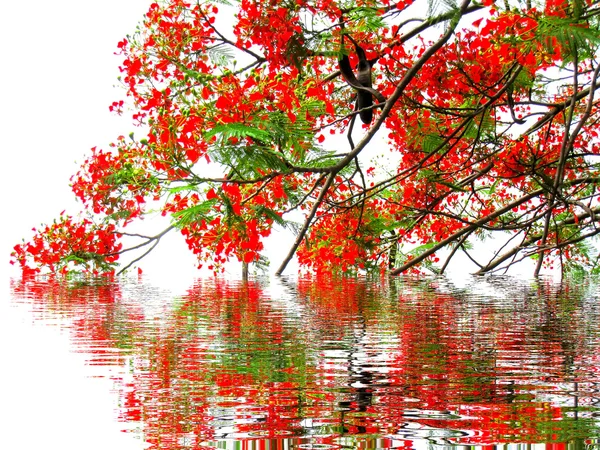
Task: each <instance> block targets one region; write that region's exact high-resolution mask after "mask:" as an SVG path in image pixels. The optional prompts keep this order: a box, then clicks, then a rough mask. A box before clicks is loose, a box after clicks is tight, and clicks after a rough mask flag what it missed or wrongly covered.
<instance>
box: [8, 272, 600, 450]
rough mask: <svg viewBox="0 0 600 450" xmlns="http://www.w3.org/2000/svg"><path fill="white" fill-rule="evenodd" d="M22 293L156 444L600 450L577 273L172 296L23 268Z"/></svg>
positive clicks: (222, 286)
mask: <svg viewBox="0 0 600 450" xmlns="http://www.w3.org/2000/svg"><path fill="white" fill-rule="evenodd" d="M13 297H14V298H13V302H20V303H29V304H31V305H33V314H34V316H35V317H36V318H37V319H38V320H43V321H55V322H58V323H60V326H61V327H65V328H69V329H70V330H71V332H72V345H73V348H74V349H75V350H76V351H81V352H85V353H86V354H87V355H89V356H88V358H89V364H90V365H92V366H97V367H98V369H100V368H106V367H111V366H114V367H120V368H121V369H123V368H124V369H125V372H126V376H118V377H117V376H115V377H114V378H115V383H116V386H117V388H118V389H119V391H120V393H119V397H120V404H119V405H115V406H116V407H117V408H118V417H119V419H120V420H121V421H123V427H124V429H127V430H128V431H129V432H133V433H139V434H140V436H142V437H143V439H144V440H145V441H146V442H147V443H148V444H149V445H150V446H151V448H156V449H187V448H197V447H207V446H208V447H217V448H254V447H260V448H291V447H294V448H313V449H325V448H331V447H336V448H337V447H347V448H393V447H406V448H419V447H423V446H427V447H431V446H435V447H437V446H456V445H469V446H472V445H478V446H479V445H490V444H498V443H553V445H555V446H556V445H558V443H570V446H571V447H573V446H575V447H576V448H582V449H583V448H589V449H592V448H594V447H600V444H598V438H599V437H600V431H599V430H600V391H599V389H600V331H599V328H598V323H599V319H600V305H599V304H598V301H597V295H596V294H595V291H594V289H593V287H591V286H587V285H584V284H581V283H580V284H572V285H566V284H564V285H554V284H552V283H543V282H536V283H530V284H515V282H514V281H511V280H508V279H486V280H484V279H481V280H474V281H473V285H472V286H469V287H468V288H465V289H457V288H454V287H453V286H452V285H450V284H449V283H448V282H447V281H446V280H443V279H406V278H405V279H396V280H371V281H369V280H356V279H345V280H308V279H301V280H271V281H251V282H247V283H240V282H232V281H227V280H217V279H211V280H201V281H198V282H197V283H196V284H195V285H194V286H192V287H191V288H190V289H189V290H188V292H187V293H186V294H185V295H183V296H181V297H179V298H174V299H173V298H171V297H169V295H168V294H165V293H162V292H160V291H158V290H156V289H152V288H151V287H150V286H149V285H148V284H145V283H143V282H129V283H125V282H121V283H116V282H110V281H106V280H105V281H101V280H96V281H94V282H91V281H89V280H88V281H87V282H85V283H69V284H61V283H57V282H54V281H51V280H45V281H40V280H22V281H20V282H14V284H13ZM98 373H100V372H98ZM559 447H560V446H559ZM559 447H556V449H558V448H559ZM553 448H554V447H553ZM565 448H566V447H565Z"/></svg>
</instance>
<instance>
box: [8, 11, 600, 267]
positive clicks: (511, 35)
mask: <svg viewBox="0 0 600 450" xmlns="http://www.w3.org/2000/svg"><path fill="white" fill-rule="evenodd" d="M424 6H425V5H423V2H413V1H411V0H400V1H398V2H392V1H389V0H295V1H292V0H290V1H263V0H241V1H239V2H232V4H230V5H224V6H220V8H221V9H222V10H221V11H219V9H218V7H217V6H216V5H215V4H214V3H213V2H210V1H185V0H165V1H163V2H162V3H153V4H152V5H151V6H150V8H149V11H148V13H147V14H146V16H145V17H144V19H143V21H142V22H141V24H140V26H139V28H138V30H137V32H136V33H135V34H134V35H132V36H128V37H127V38H126V39H123V40H122V41H121V42H120V43H119V44H118V48H119V52H120V53H121V54H122V55H123V58H124V60H123V63H122V66H121V67H120V70H121V73H122V75H121V81H122V82H123V84H124V86H125V89H126V93H127V98H126V99H125V101H123V100H121V101H116V102H114V103H113V104H112V105H111V106H110V109H111V110H112V111H114V112H115V113H117V114H123V113H129V112H130V111H131V112H132V115H133V120H134V123H135V124H136V125H137V126H139V128H140V131H141V132H142V133H143V134H144V135H145V138H143V139H134V137H133V134H132V135H130V138H125V137H119V138H118V139H117V140H116V142H115V143H114V144H113V145H112V148H109V149H107V150H104V149H99V148H94V149H92V151H91V154H90V155H89V156H88V157H87V159H86V160H85V161H84V163H83V164H82V166H81V169H80V171H79V172H78V173H77V174H76V175H74V176H73V178H72V180H71V181H72V187H73V192H74V193H75V195H76V196H77V197H78V198H79V199H80V200H81V202H82V203H83V205H84V208H85V210H84V214H83V216H82V217H83V219H76V218H74V217H71V216H68V215H61V216H60V218H59V219H58V220H56V221H55V222H54V223H52V224H51V225H47V226H43V227H42V228H40V229H39V230H37V233H36V235H35V236H34V237H33V238H32V240H31V241H30V242H23V243H22V244H20V245H17V246H16V247H15V251H14V253H13V262H16V263H18V264H20V265H21V267H22V268H23V269H24V270H34V271H37V270H39V268H40V267H44V266H45V267H48V268H50V269H51V270H54V271H69V270H74V269H78V270H80V269H83V270H91V271H110V270H114V268H115V267H116V264H117V261H118V258H119V256H120V255H121V254H122V253H124V252H126V251H127V250H128V248H124V247H123V244H122V239H123V237H124V236H126V235H127V234H128V231H127V230H128V228H127V227H128V226H129V225H130V224H132V223H133V222H134V221H136V220H138V219H140V218H142V217H143V216H144V215H145V214H147V213H148V212H150V211H151V210H155V209H156V208H157V206H156V205H159V206H158V208H160V210H161V212H162V214H163V215H168V216H170V217H171V225H170V226H169V227H168V228H167V229H166V230H163V231H161V232H158V233H157V234H156V235H153V236H143V237H141V239H142V242H141V244H139V245H137V246H136V247H137V248H142V249H150V248H153V247H154V246H155V245H156V244H157V243H158V241H159V240H160V238H161V237H162V236H163V235H164V234H165V233H167V232H170V231H171V230H176V231H178V232H180V233H182V235H183V236H184V237H185V240H186V242H187V244H188V246H189V248H190V250H191V251H192V252H194V254H195V255H197V257H198V261H199V264H200V265H202V264H204V263H206V262H209V263H210V264H212V265H213V266H214V267H216V268H218V267H219V266H221V265H222V264H223V263H224V262H225V261H227V260H229V259H231V258H234V259H235V258H237V259H238V260H240V261H243V262H245V263H252V262H257V261H259V260H260V253H261V250H262V249H263V241H264V239H265V238H266V237H267V236H269V234H270V233H271V231H272V230H273V227H274V226H284V227H286V226H287V227H290V228H291V229H293V230H294V231H295V233H296V240H295V242H293V243H291V242H290V250H289V253H288V255H287V256H286V257H285V258H284V259H283V262H282V263H281V266H280V267H279V269H278V273H281V272H283V270H284V269H285V267H286V264H287V263H288V262H289V260H290V259H291V257H292V256H293V255H294V254H296V255H297V257H298V260H299V262H300V263H301V265H303V266H305V267H307V268H308V269H310V270H313V271H316V272H321V271H356V270H381V269H389V270H390V271H391V273H393V274H397V273H400V272H403V271H406V270H409V269H413V268H418V267H420V266H424V267H428V268H430V269H433V270H437V271H440V272H443V271H444V270H445V268H446V267H447V265H448V263H449V262H450V261H451V260H452V258H453V257H454V255H455V254H456V253H457V252H466V253H467V254H468V255H469V256H470V254H469V249H470V248H471V247H472V245H473V243H474V242H475V241H477V240H482V239H490V238H491V240H492V242H493V243H495V244H497V245H498V251H497V252H496V253H495V254H494V256H493V257H492V259H491V260H490V261H476V263H477V264H478V265H479V268H480V269H479V270H480V272H481V273H485V272H491V271H496V270H501V269H503V268H506V267H507V266H510V265H511V264H514V263H515V262H517V261H519V260H521V259H523V258H528V257H531V258H535V259H537V266H536V269H535V272H536V274H537V273H539V271H540V269H541V268H542V267H543V265H544V264H548V265H552V264H555V263H556V262H558V264H559V265H560V267H561V268H562V269H563V270H570V269H573V268H577V267H584V268H586V267H587V268H588V269H594V268H595V267H596V264H595V260H596V256H595V255H594V254H593V247H592V246H591V245H589V238H592V237H594V236H596V235H597V234H598V233H599V232H600V227H598V219H599V216H598V214H599V213H600V203H599V202H598V195H599V192H598V189H597V187H596V186H597V183H598V182H600V173H599V172H598V171H599V168H600V166H599V164H598V157H599V156H600V142H599V141H598V130H599V129H600V128H599V127H600V126H599V125H598V121H599V120H600V111H599V108H598V100H597V98H596V90H597V89H598V88H599V87H600V84H599V83H598V81H597V78H598V74H599V72H600V65H599V63H598V61H597V59H596V56H597V53H598V52H597V50H598V45H599V44H600V29H599V28H600V23H599V17H600V6H598V4H597V3H596V2H593V1H591V0H546V1H545V2H540V1H535V0H526V1H512V0H503V1H500V0H498V1H495V2H494V1H492V0H483V2H482V3H480V2H476V1H470V0H460V1H458V2H456V3H455V2H452V1H446V2H444V3H443V5H442V6H439V5H437V6H436V4H435V2H430V5H429V9H423V7H424ZM419 8H421V9H419ZM356 97H359V100H358V101H355V99H356ZM356 117H359V120H355V119H356ZM140 131H138V132H136V133H137V134H139V132H140ZM149 204H151V205H152V206H151V207H150V206H149ZM295 221H296V222H295ZM496 235H498V236H499V237H498V238H494V236H496ZM443 249H446V250H447V251H446V252H445V256H444V258H443V259H441V260H440V259H439V256H436V253H438V254H439V253H440V251H441V250H443ZM145 253H146V252H145ZM145 253H144V254H145ZM127 266H128V265H126V266H125V267H127Z"/></svg>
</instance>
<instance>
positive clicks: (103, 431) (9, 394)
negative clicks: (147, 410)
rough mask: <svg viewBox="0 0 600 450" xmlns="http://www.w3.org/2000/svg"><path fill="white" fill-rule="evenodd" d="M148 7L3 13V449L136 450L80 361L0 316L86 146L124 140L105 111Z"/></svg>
mask: <svg viewBox="0 0 600 450" xmlns="http://www.w3.org/2000/svg"><path fill="white" fill-rule="evenodd" d="M149 4H150V1H149V0H126V1H123V0H103V1H101V2H90V1H80V0H55V1H51V2H50V1H47V0H30V1H28V2H10V1H7V2H3V4H2V13H1V14H0V42H2V62H1V67H2V69H1V70H0V86H1V87H2V97H1V98H2V103H1V110H0V130H1V136H2V141H1V143H0V147H1V150H2V155H3V162H2V165H1V167H2V169H1V170H2V176H1V177H0V183H1V185H0V192H1V194H0V195H1V196H2V197H1V200H2V206H3V212H2V233H0V236H1V237H0V279H1V280H2V291H1V293H2V295H1V296H0V358H1V360H2V370H1V371H0V399H1V401H0V403H1V406H0V416H2V417H3V418H2V419H1V420H0V432H1V434H2V446H3V448H4V447H5V448H11V449H21V450H29V449H32V450H33V449H39V448H60V449H61V450H65V449H69V450H70V449H78V450H79V449H82V448H85V449H86V450H90V449H97V450H106V449H113V450H120V449H129V448H140V447H141V445H140V443H139V442H136V441H134V440H133V438H132V437H131V435H126V434H124V433H120V432H119V426H118V424H116V423H115V422H113V420H112V418H113V408H114V407H115V405H116V398H115V396H114V394H111V393H110V389H111V387H112V382H111V381H110V380H108V379H104V380H103V379H90V378H85V376H84V373H83V371H84V360H83V355H76V354H72V353H70V352H69V350H68V348H69V347H68V335H66V334H65V333H64V332H60V330H59V328H58V327H50V328H47V327H42V326H40V325H39V324H33V323H31V318H30V316H29V314H27V312H26V311H23V310H22V309H15V308H8V305H7V302H6V294H7V290H8V281H7V277H6V275H7V274H8V273H9V272H11V270H10V266H9V264H8V260H9V254H10V251H11V249H12V247H13V246H14V245H15V244H16V243H18V242H20V240H21V239H22V238H24V237H25V238H26V237H30V236H31V232H30V230H31V228H32V227H34V226H38V225H39V224H40V223H42V222H48V221H52V219H53V218H55V217H56V216H58V214H59V213H60V212H61V211H62V210H63V209H68V210H71V211H73V212H74V208H75V207H76V206H75V205H74V199H73V195H72V194H71V191H70V188H69V177H70V176H71V175H72V174H73V173H74V172H75V171H76V168H77V164H76V161H79V162H81V161H82V160H83V158H84V157H85V155H86V152H87V151H88V150H89V149H90V148H91V147H93V146H95V145H98V146H104V147H105V146H106V145H107V144H108V143H109V142H110V141H111V140H113V139H114V138H115V137H116V136H118V135H119V134H123V133H128V132H129V131H130V129H131V127H130V126H129V124H128V123H126V122H123V120H122V119H121V120H119V118H117V117H115V116H113V115H111V114H110V113H109V111H108V105H109V104H110V103H111V102H112V101H113V100H116V99H119V98H120V97H121V96H122V95H123V93H122V92H121V91H120V90H119V89H114V88H113V86H114V85H115V84H116V79H117V76H118V75H119V72H118V65H119V63H120V58H119V57H116V56H114V55H113V53H114V51H115V50H116V44H117V42H118V41H119V40H121V39H122V38H123V37H124V36H125V35H126V34H128V33H131V32H133V31H134V30H135V26H136V23H137V22H138V21H139V19H140V18H141V17H142V16H143V14H144V12H145V11H146V9H147V6H148V5H149Z"/></svg>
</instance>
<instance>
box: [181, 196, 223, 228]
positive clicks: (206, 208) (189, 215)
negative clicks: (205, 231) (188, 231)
mask: <svg viewBox="0 0 600 450" xmlns="http://www.w3.org/2000/svg"><path fill="white" fill-rule="evenodd" d="M218 202H219V199H216V198H213V199H210V200H206V201H205V202H202V203H199V204H197V205H194V206H192V207H190V208H186V209H184V210H182V211H177V212H175V213H173V217H174V218H175V221H176V223H175V226H176V227H177V228H185V227H186V226H188V225H190V224H192V223H196V222H200V221H201V220H202V219H206V218H207V217H208V213H209V212H210V211H211V210H212V209H213V206H214V205H215V204H216V203H218Z"/></svg>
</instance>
